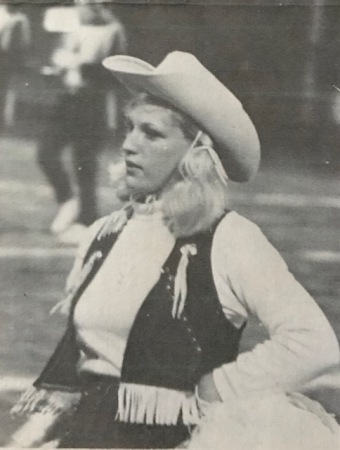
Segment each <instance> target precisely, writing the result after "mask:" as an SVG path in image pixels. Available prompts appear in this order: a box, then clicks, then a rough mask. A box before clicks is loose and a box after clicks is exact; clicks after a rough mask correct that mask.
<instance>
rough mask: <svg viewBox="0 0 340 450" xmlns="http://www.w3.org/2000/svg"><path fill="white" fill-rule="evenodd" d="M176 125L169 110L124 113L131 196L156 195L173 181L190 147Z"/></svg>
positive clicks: (150, 108)
mask: <svg viewBox="0 0 340 450" xmlns="http://www.w3.org/2000/svg"><path fill="white" fill-rule="evenodd" d="M177 122H178V121H177V120H176V118H175V117H174V113H173V112H172V111H171V110H169V109H166V108H163V107H161V106H155V105H152V104H147V103H145V104H140V105H137V106H135V107H134V108H132V109H131V110H130V111H129V112H128V114H127V134H126V138H125V140H124V142H123V152H124V159H125V164H126V184H127V187H128V189H129V191H130V193H131V194H152V193H157V192H160V191H162V190H163V189H164V188H165V186H166V185H167V184H168V183H169V182H171V181H172V180H174V178H175V174H176V172H177V167H178V163H179V162H180V161H181V159H182V158H183V156H184V155H185V153H186V152H187V150H188V148H189V146H190V144H191V142H190V141H189V140H188V139H187V138H186V137H185V136H184V134H183V131H182V129H181V128H180V126H179V123H177Z"/></svg>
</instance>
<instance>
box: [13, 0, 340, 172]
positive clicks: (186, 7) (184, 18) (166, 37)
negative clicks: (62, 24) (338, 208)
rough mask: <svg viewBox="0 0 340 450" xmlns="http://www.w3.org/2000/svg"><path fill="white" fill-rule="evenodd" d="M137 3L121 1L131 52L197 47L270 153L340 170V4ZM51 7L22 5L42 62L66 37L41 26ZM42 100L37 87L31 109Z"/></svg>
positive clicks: (158, 53)
mask: <svg viewBox="0 0 340 450" xmlns="http://www.w3.org/2000/svg"><path fill="white" fill-rule="evenodd" d="M127 3H129V4H127ZM137 3H141V2H134V3H133V4H130V2H126V3H125V4H122V3H112V9H113V10H114V11H115V13H116V14H117V16H118V17H119V18H120V19H121V21H122V22H123V23H124V25H125V26H126V28H127V33H128V41H129V48H128V53H129V54H131V55H133V56H137V57H140V58H142V59H145V60H146V61H148V62H150V63H151V64H155V65H157V64H158V63H159V62H160V61H161V60H162V59H163V57H164V56H165V55H166V54H167V53H168V52H169V51H172V50H175V49H176V50H182V51H188V52H192V53H194V54H195V55H196V56H197V57H198V58H199V59H200V60H201V61H202V62H203V64H205V65H207V67H209V68H210V69H211V70H212V71H213V72H214V73H215V75H216V76H217V77H218V78H220V79H221V81H222V82H224V83H226V85H227V86H228V87H230V89H231V90H232V91H233V92H234V93H235V94H236V95H237V96H238V97H239V98H240V99H241V101H243V103H244V106H245V108H246V109H247V110H248V112H249V113H250V115H251V117H252V118H253V120H254V122H255V124H256V126H257V127H258V129H259V134H260V136H261V140H262V146H263V152H264V155H265V157H271V156H274V157H276V156H279V155H280V152H287V148H286V147H287V144H288V147H289V148H290V152H293V154H294V155H295V156H299V157H300V159H303V160H307V161H308V162H309V163H311V164H317V165H320V164H321V166H322V165H324V164H327V165H328V167H333V168H336V167H338V165H339V159H340V157H339V147H338V145H337V141H338V140H339V139H338V138H339V136H338V130H337V125H336V123H335V122H334V120H333V117H332V100H333V98H334V97H335V96H336V95H338V93H337V91H336V90H335V88H334V87H333V85H337V84H340V80H339V78H340V74H339V40H340V27H339V23H340V7H339V6H335V5H331V4H329V3H328V4H327V5H326V4H325V3H323V2H321V1H315V2H314V4H313V2H312V1H310V2H301V1H300V2H295V5H292V4H289V3H290V2H268V1H266V2H265V1H255V2H250V1H248V2H245V1H243V2H236V1H229V2H228V1H224V2H219V3H223V4H215V2H210V3H209V2H202V1H201V2H185V3H186V4H178V3H181V2H171V1H170V2H166V4H164V3H165V2H148V3H147V4H137ZM143 3H144V2H143ZM159 3H163V4H159ZM217 3H218V2H217ZM237 3H238V4H237ZM49 4H53V2H46V1H45V2H33V1H32V2H30V3H29V4H27V3H25V2H24V3H22V4H21V5H22V9H23V11H25V12H26V13H27V15H28V16H29V17H30V19H31V23H32V28H33V35H34V39H33V41H34V46H33V49H32V55H31V64H32V65H33V66H34V65H35V66H36V67H40V66H41V65H42V64H44V63H47V62H48V58H49V55H50V53H51V50H52V48H53V46H54V45H55V43H56V41H57V39H58V35H57V34H56V33H47V32H45V31H44V30H43V28H42V26H41V24H42V18H43V15H44V13H45V10H46V8H47V7H48V5H49ZM59 4H60V3H59ZM63 4H65V3H63ZM279 4H281V6H278V5H279ZM322 4H323V6H320V5H322ZM307 5H309V6H307ZM33 84H34V83H33ZM44 92H45V91H44ZM46 95H47V96H48V88H47V94H46V93H45V94H44V96H45V97H46ZM339 95H340V94H339ZM26 96H29V92H28V91H27V90H26ZM40 97H41V93H40ZM40 97H39V94H38V95H36V93H35V92H34V93H33V95H32V105H31V106H34V105H33V104H34V103H39V98H40ZM42 100H43V99H42ZM28 103H29V102H28ZM31 114H32V108H30V115H31ZM283 140H284V141H285V143H283ZM306 147H308V148H306ZM268 148H270V151H268V150H267V149H268ZM273 148H275V152H274V153H273Z"/></svg>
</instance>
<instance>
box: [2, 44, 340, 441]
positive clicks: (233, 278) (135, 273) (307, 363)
mask: <svg viewBox="0 0 340 450" xmlns="http://www.w3.org/2000/svg"><path fill="white" fill-rule="evenodd" d="M104 64H105V66H106V67H107V68H108V69H109V70H110V71H112V73H113V74H114V75H115V76H116V77H117V78H118V79H119V80H120V81H121V82H122V83H123V84H125V85H126V86H127V87H128V88H130V89H131V90H133V91H135V92H136V95H135V96H134V97H133V99H132V100H131V102H130V103H129V105H128V106H127V108H126V128H127V130H126V137H125V140H124V142H123V165H124V166H123V167H124V170H123V171H122V173H121V178H120V181H119V183H118V184H117V186H118V190H117V195H118V196H119V198H120V199H121V200H122V202H123V207H122V208H121V209H120V210H117V211H115V212H113V213H112V214H111V215H110V216H108V217H105V218H102V219H100V220H98V221H96V222H95V223H94V225H93V226H92V227H91V228H90V229H89V230H88V236H87V238H86V239H85V241H84V243H83V245H82V246H81V248H80V250H79V254H78V257H77V259H76V261H75V265H74V268H73V270H72V272H71V274H70V276H69V279H68V294H67V297H66V299H65V300H64V301H62V302H61V303H60V304H58V305H57V306H56V308H55V311H59V312H62V313H64V314H66V315H67V316H68V327H67V331H66V334H65V335H64V337H63V339H62V341H61V342H60V344H59V346H58V347H57V350H56V352H55V353H54V355H53V356H52V358H51V359H50V360H49V362H48V363H47V366H46V367H45V369H44V370H43V372H42V374H41V375H40V377H39V378H38V379H37V380H36V382H35V383H34V387H33V388H32V389H30V390H29V391H27V392H26V393H25V394H24V395H23V396H22V398H21V400H20V401H19V403H18V404H17V405H16V407H15V408H14V411H13V412H16V413H20V412H21V413H22V412H27V413H28V414H29V418H28V421H27V422H26V423H25V424H24V426H23V427H22V428H21V429H20V430H18V432H17V433H15V435H14V436H13V441H12V442H11V444H10V445H13V446H16V447H29V446H33V447H34V446H37V445H40V444H42V442H46V441H48V440H52V441H51V442H50V443H49V444H48V445H58V446H59V447H66V448H74V447H76V448H79V447H80V448H173V447H176V446H178V445H182V444H181V443H182V442H183V441H185V440H186V439H188V438H190V435H191V432H192V431H193V429H195V431H194V434H193V439H194V441H193V447H192V448H198V445H200V444H202V440H201V441H200V440H197V437H198V438H199V437H200V436H201V435H203V436H204V433H206V429H207V428H208V431H209V429H211V426H210V425H211V424H214V423H215V424H216V422H217V421H219V423H218V426H217V428H216V427H215V428H214V429H213V430H212V432H211V433H208V441H203V444H202V445H201V446H200V448H214V449H215V448H218V449H221V450H222V449H225V448H230V449H232V450H245V449H247V450H249V449H252V448H257V449H261V450H262V449H264V448H266V449H267V448H272V449H280V450H281V449H285V450H286V449H287V446H285V445H286V443H287V442H289V443H290V444H291V445H289V446H288V448H291V449H294V450H316V449H317V450H321V449H324V448H325V449H326V448H327V449H328V450H337V448H338V443H339V427H338V425H337V423H336V421H335V420H334V418H333V417H332V416H330V415H329V414H327V413H326V411H325V410H323V408H322V406H321V405H320V404H318V403H317V402H313V401H311V400H310V399H308V398H307V397H305V396H304V395H301V394H300V392H301V391H302V390H303V389H305V388H306V386H307V385H308V384H310V383H311V382H314V381H315V379H317V378H318V377H319V375H320V374H328V373H330V372H331V370H333V369H337V370H339V361H340V360H339V346H338V343H337V339H336V336H335V334H334V332H333V330H332V329H331V327H330V324H329V323H328V321H327V319H326V317H325V316H324V314H323V313H322V311H321V309H320V308H319V307H318V306H317V304H316V302H315V301H314V300H313V299H312V298H311V296H310V295H309V294H308V293H307V291H306V290H305V289H304V288H303V287H302V286H301V285H300V284H299V282H298V281H297V280H296V279H295V278H294V276H293V275H292V274H291V273H290V272H289V270H288V268H287V266H286V264H285V262H284V261H283V259H282V257H281V256H280V255H279V253H278V252H277V251H276V250H275V248H274V247H273V246H272V245H271V244H270V242H269V241H268V240H267V239H266V238H265V236H264V235H263V233H262V231H261V230H260V229H259V228H258V227H257V226H256V225H255V224H254V223H252V222H251V221H249V220H247V219H246V218H245V217H242V216H241V215H239V214H238V213H236V212H235V211H231V210H230V209H229V196H228V184H229V180H233V181H238V182H245V181H248V180H249V179H250V178H252V177H253V176H254V175H255V173H256V171H257V168H258V165H259V158H260V144H259V140H258V136H257V133H256V130H255V127H254V125H253V123H252V121H251V120H250V118H249V116H248V115H247V113H246V112H245V110H244V109H243V107H242V105H241V103H240V102H239V101H238V99H237V98H236V97H235V96H234V95H233V94H232V93H231V92H230V91H229V90H228V89H227V88H226V87H225V86H224V85H223V84H221V83H220V82H219V81H218V80H217V79H216V78H215V77H214V76H213V75H212V74H211V73H210V72H209V71H208V70H207V69H206V68H205V67H204V66H203V65H202V64H201V63H200V62H199V61H198V60H197V59H196V58H195V57H194V56H193V55H190V54H187V53H181V52H173V53H170V54H169V55H168V56H167V57H166V58H165V59H164V60H163V61H162V63H161V64H160V65H159V66H158V67H153V66H151V65H150V64H148V63H146V62H145V61H141V60H139V59H137V58H132V57H129V56H113V57H110V58H107V59H106V60H105V61H104ZM251 315H252V316H255V317H256V318H257V319H258V320H259V321H260V322H261V323H262V324H263V326H264V327H265V328H266V330H267V332H268V338H267V339H266V340H264V342H260V343H257V345H255V346H254V348H252V349H251V350H249V351H247V352H244V353H240V354H239V343H240V339H241V336H242V332H243V330H244V327H245V325H246V322H247V320H248V318H249V316H251ZM337 373H339V372H337ZM215 412H216V414H215ZM272 417H274V420H273V419H272ZM209 424H210V425H209ZM195 427H196V428H195ZM200 430H201V432H200ZM198 432H199V434H198V435H197V433H198ZM205 436H206V434H205ZM216 436H217V440H216ZM262 437H263V438H264V439H265V441H264V442H265V443H266V442H269V443H271V445H265V444H264V445H262V447H261V446H257V447H256V446H255V445H254V446H253V445H252V444H253V443H256V440H258V439H259V444H261V438H262ZM244 438H245V439H246V441H244ZM268 438H269V441H268V440H266V439H268ZM202 439H204V438H202ZM209 439H210V441H209ZM262 443H263V441H262ZM188 445H191V444H188Z"/></svg>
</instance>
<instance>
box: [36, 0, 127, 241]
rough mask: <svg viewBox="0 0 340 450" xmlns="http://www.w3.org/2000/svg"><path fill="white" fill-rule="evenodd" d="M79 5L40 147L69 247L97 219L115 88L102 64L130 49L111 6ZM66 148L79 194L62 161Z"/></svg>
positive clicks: (58, 59)
mask: <svg viewBox="0 0 340 450" xmlns="http://www.w3.org/2000/svg"><path fill="white" fill-rule="evenodd" d="M75 6H76V11H77V14H78V16H79V22H80V24H79V26H78V27H77V28H76V29H75V30H74V31H73V32H70V33H65V34H64V35H63V36H62V41H61V45H60V46H59V47H58V48H57V49H56V50H55V52H54V53H53V55H52V58H51V61H52V65H53V66H52V71H55V72H56V73H59V74H60V76H61V78H62V83H63V86H64V88H65V91H64V92H63V93H61V94H60V95H59V96H58V98H57V100H56V102H55V105H54V106H53V107H52V114H51V117H50V118H49V119H48V120H47V122H48V125H47V126H46V127H45V129H44V131H43V135H42V137H41V140H40V142H39V145H38V161H39V164H40V167H41V168H42V170H43V172H44V174H45V175H46V177H47V179H48V181H49V182H50V184H51V186H52V187H53V189H54V193H55V197H56V200H57V202H58V205H59V209H58V212H57V215H56V216H55V218H54V220H53V222H52V224H51V231H52V233H54V234H56V235H58V238H59V240H60V241H61V242H65V243H77V242H78V240H79V239H80V237H81V235H82V232H83V231H84V230H85V229H86V227H87V226H88V225H90V224H91V223H92V222H93V221H94V220H95V219H96V218H97V215H98V211H97V196H96V172H97V166H98V154H99V150H100V147H101V146H102V144H103V138H104V136H105V133H106V131H107V122H108V121H107V115H106V111H107V108H106V105H107V94H108V92H109V91H110V90H111V89H112V88H113V87H114V84H113V83H112V80H111V79H110V78H109V77H108V74H107V72H106V71H105V69H104V68H103V67H102V64H101V62H102V60H103V58H105V57H106V56H108V55H112V54H117V53H125V51H126V35H125V30H124V27H123V26H122V24H121V23H120V22H119V21H118V19H117V18H116V17H115V15H114V14H113V12H112V11H111V9H110V5H109V4H105V3H101V2H97V1H95V2H91V1H87V0H85V1H82V0H76V3H75ZM49 69H51V68H49ZM68 144H69V145H71V147H72V157H73V172H74V178H75V181H76V185H77V186H76V191H75V190H74V189H73V188H72V183H71V177H70V174H69V172H68V171H67V168H66V167H65V166H64V161H63V149H64V148H65V146H66V145H68Z"/></svg>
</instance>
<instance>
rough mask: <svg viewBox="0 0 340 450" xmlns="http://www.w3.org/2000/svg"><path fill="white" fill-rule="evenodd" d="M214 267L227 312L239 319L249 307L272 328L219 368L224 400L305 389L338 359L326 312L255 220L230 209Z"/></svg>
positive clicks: (217, 373) (218, 232)
mask: <svg viewBox="0 0 340 450" xmlns="http://www.w3.org/2000/svg"><path fill="white" fill-rule="evenodd" d="M212 267H213V274H214V280H215V284H216V288H217V291H218V294H219V297H220V301H221V304H222V306H223V309H224V311H225V313H226V316H227V317H228V318H229V319H230V320H231V321H233V322H234V323H240V321H241V319H242V316H243V317H244V319H246V317H247V315H248V313H250V314H252V315H254V316H256V317H257V318H258V319H259V320H260V321H261V323H262V324H263V325H264V327H265V328H266V330H267V332H268V334H269V339H267V340H266V341H264V342H263V343H260V344H258V345H256V346H255V347H254V349H253V350H252V351H249V352H245V353H242V354H240V355H239V357H238V358H237V360H236V361H235V362H233V363H230V364H226V365H224V366H222V367H220V368H217V369H215V370H214V373H213V380H214V383H215V386H216V388H217V391H218V393H219V395H220V397H221V398H222V399H223V400H226V401H227V400H228V398H230V397H234V396H236V397H243V396H247V395H248V394H249V393H252V392H261V391H268V390H270V391H273V390H274V391H275V390H282V391H293V390H300V389H301V388H302V386H303V385H305V384H306V383H308V382H310V381H311V380H313V379H314V378H315V377H317V376H318V375H319V374H321V373H323V372H325V371H327V370H329V369H330V368H332V367H334V366H336V365H338V364H339V361H340V356H339V347H338V343H337V339H336V337H335V334H334V332H333V330H332V329H331V326H330V324H329V323H328V321H327V319H326V317H325V316H324V314H323V313H322V311H321V309H320V308H319V307H318V305H317V304H316V302H315V301H314V300H313V299H312V298H311V296H310V295H309V294H308V293H307V291H306V290H305V289H304V288H303V287H302V286H301V285H300V283H298V282H297V281H296V279H295V278H294V277H293V275H292V274H291V273H290V272H289V271H288V269H287V266H286V264H285V262H284V261H283V259H282V258H281V256H280V255H279V253H278V252H277V251H276V250H275V248H274V247H273V246H272V245H271V244H270V243H269V242H268V240H267V239H266V238H265V236H264V235H263V234H262V232H261V230H260V229H259V228H258V227H257V226H256V225H255V224H253V223H252V222H250V221H248V220H247V219H245V218H243V217H241V216H239V215H238V214H236V213H230V214H228V215H227V216H226V218H225V219H224V220H223V221H222V222H221V223H220V225H219V227H218V228H217V230H216V234H215V237H214V242H213V249H212ZM199 394H200V395H201V396H202V395H204V390H202V389H201V392H199Z"/></svg>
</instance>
